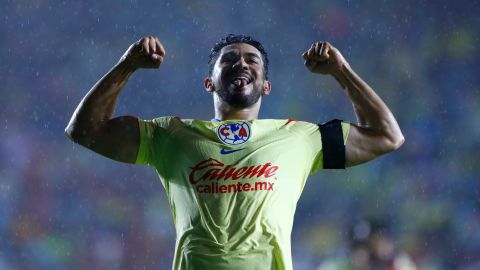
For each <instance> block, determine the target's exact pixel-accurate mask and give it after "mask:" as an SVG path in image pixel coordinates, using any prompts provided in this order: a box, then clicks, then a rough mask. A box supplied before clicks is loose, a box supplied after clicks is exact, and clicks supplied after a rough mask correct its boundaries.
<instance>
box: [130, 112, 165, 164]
mask: <svg viewBox="0 0 480 270" xmlns="http://www.w3.org/2000/svg"><path fill="white" fill-rule="evenodd" d="M171 119H172V117H159V118H155V119H153V120H142V119H139V120H138V126H139V130H140V145H139V147H138V153H137V159H136V161H135V163H136V164H148V165H152V164H153V163H155V162H156V161H157V159H158V157H159V156H160V157H161V149H162V148H163V143H164V142H165V141H166V140H167V137H168V136H169V133H170V132H169V124H170V120H171Z"/></svg>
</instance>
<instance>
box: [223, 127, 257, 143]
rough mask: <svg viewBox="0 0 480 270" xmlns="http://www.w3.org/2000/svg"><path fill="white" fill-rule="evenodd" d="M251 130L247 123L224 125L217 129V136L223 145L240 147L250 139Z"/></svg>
mask: <svg viewBox="0 0 480 270" xmlns="http://www.w3.org/2000/svg"><path fill="white" fill-rule="evenodd" d="M250 135H251V130H250V125H249V124H248V123H247V122H235V123H226V124H223V125H221V126H219V127H218V129H217V136H218V138H219V139H220V141H222V142H223V143H224V144H228V145H240V144H244V143H246V142H247V141H248V139H250Z"/></svg>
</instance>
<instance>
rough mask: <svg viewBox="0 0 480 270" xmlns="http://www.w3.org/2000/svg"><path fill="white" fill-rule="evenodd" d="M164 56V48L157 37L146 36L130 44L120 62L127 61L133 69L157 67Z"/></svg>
mask: <svg viewBox="0 0 480 270" xmlns="http://www.w3.org/2000/svg"><path fill="white" fill-rule="evenodd" d="M164 57H165V49H164V48H163V46H162V43H160V40H159V39H158V37H155V36H146V37H143V38H141V39H140V40H139V41H137V42H135V43H133V44H132V45H130V47H129V48H128V50H127V51H126V52H125V54H123V56H122V57H121V58H120V62H123V61H124V62H126V63H128V64H129V65H130V66H131V67H132V68H133V69H138V68H158V67H160V64H162V62H163V59H164Z"/></svg>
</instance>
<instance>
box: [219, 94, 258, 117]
mask: <svg viewBox="0 0 480 270" xmlns="http://www.w3.org/2000/svg"><path fill="white" fill-rule="evenodd" d="M261 103H262V98H260V99H258V101H257V102H256V103H255V104H253V105H251V106H249V107H246V108H235V107H232V106H230V105H229V104H228V103H226V102H224V101H223V100H222V99H220V98H219V97H218V96H217V95H216V94H214V95H213V104H214V107H215V118H216V119H218V120H222V121H223V120H255V119H258V113H259V111H260V105H261Z"/></svg>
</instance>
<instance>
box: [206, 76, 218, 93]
mask: <svg viewBox="0 0 480 270" xmlns="http://www.w3.org/2000/svg"><path fill="white" fill-rule="evenodd" d="M203 85H204V86H205V91H207V92H209V93H212V92H213V91H215V85H214V84H213V82H212V79H211V78H210V77H206V78H205V81H204V82H203Z"/></svg>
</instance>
